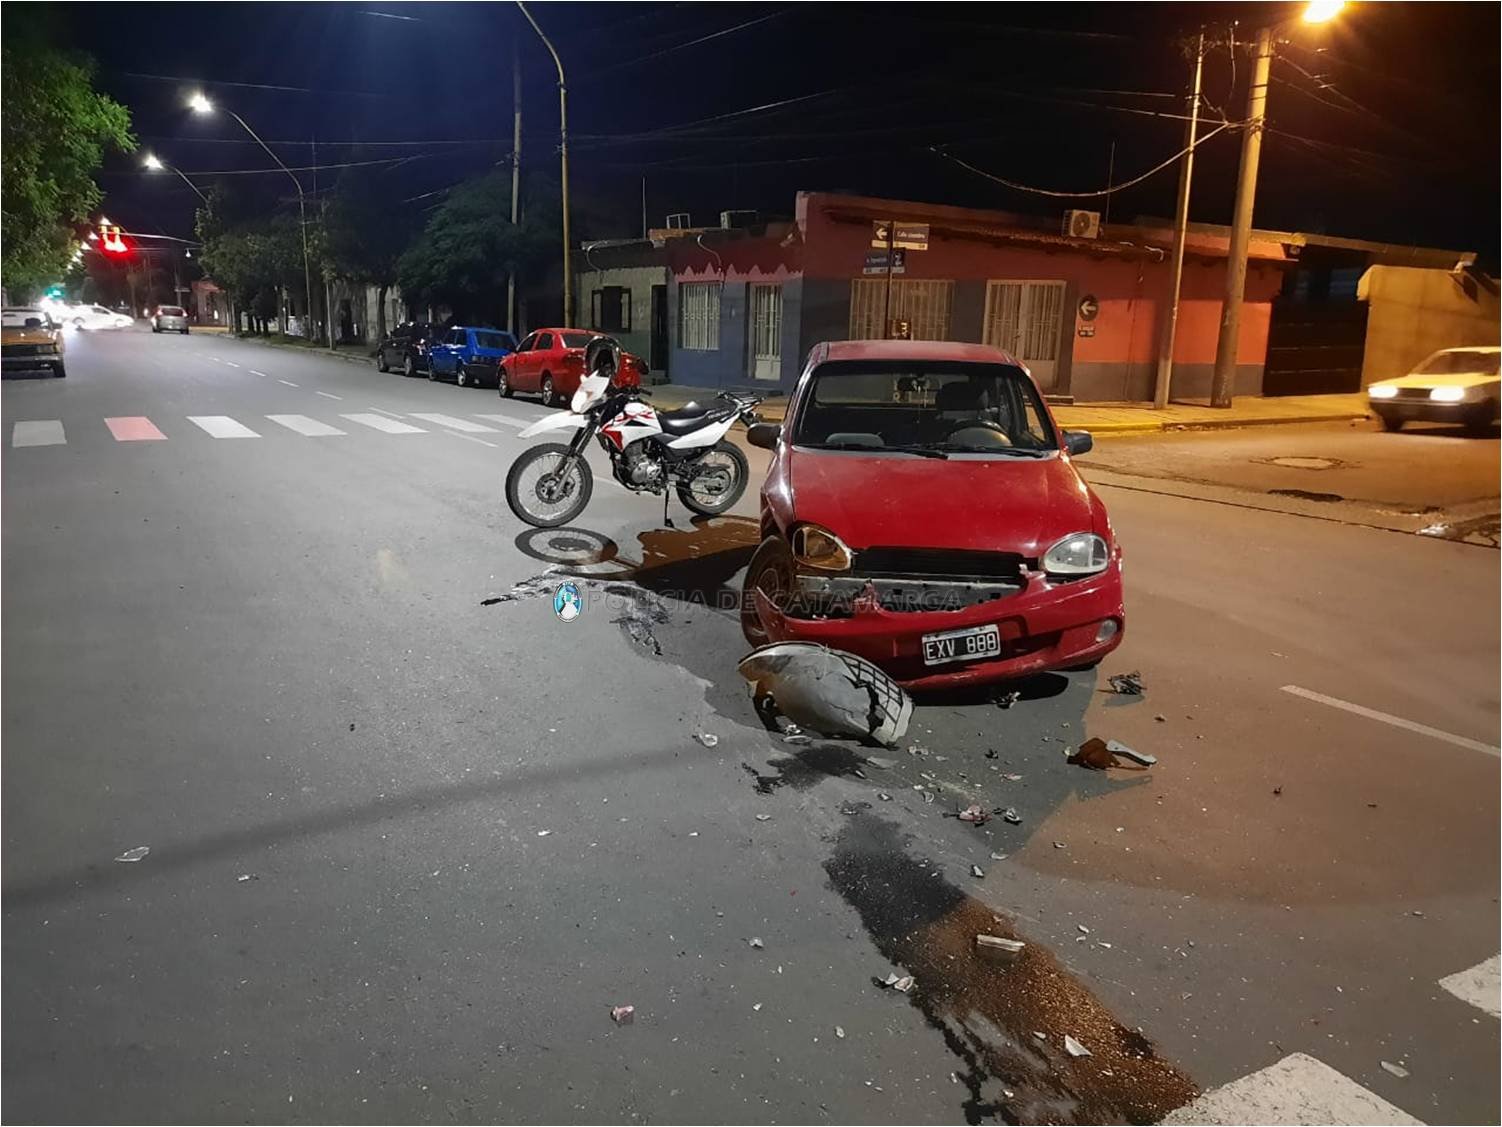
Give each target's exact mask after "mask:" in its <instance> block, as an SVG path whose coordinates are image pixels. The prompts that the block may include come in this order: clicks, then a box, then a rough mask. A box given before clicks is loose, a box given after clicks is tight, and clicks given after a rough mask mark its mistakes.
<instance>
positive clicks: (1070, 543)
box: [1043, 532, 1111, 576]
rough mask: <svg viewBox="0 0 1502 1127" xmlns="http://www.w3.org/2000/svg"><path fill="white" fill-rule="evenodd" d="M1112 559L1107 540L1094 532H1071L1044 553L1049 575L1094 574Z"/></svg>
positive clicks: (1045, 568)
mask: <svg viewBox="0 0 1502 1127" xmlns="http://www.w3.org/2000/svg"><path fill="white" fill-rule="evenodd" d="M1110 561H1111V553H1110V550H1109V549H1108V548H1107V547H1106V542H1105V541H1104V540H1103V539H1101V538H1100V537H1099V536H1097V535H1095V534H1094V533H1093V532H1071V533H1070V534H1069V535H1068V536H1066V537H1064V539H1062V540H1060V541H1059V542H1058V543H1057V544H1055V545H1054V546H1053V547H1052V548H1050V549H1048V551H1047V552H1045V553H1044V554H1043V570H1044V571H1046V572H1048V574H1049V575H1067V576H1073V575H1094V574H1095V573H1096V572H1098V571H1104V570H1105V569H1106V564H1108V563H1110Z"/></svg>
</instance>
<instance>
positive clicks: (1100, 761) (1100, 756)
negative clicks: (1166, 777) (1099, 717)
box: [1066, 736, 1158, 771]
mask: <svg viewBox="0 0 1502 1127" xmlns="http://www.w3.org/2000/svg"><path fill="white" fill-rule="evenodd" d="M1118 756H1119V757H1120V758H1118ZM1122 759H1130V760H1132V761H1133V762H1134V763H1138V764H1140V765H1141V766H1138V767H1131V766H1128V765H1127V764H1125V763H1123V762H1121V760H1122ZM1066 762H1068V763H1071V764H1073V765H1074V766H1076V767H1084V768H1087V769H1088V770H1091V771H1109V770H1110V769H1111V768H1113V767H1120V768H1123V769H1124V770H1128V771H1140V770H1142V768H1143V767H1151V766H1152V765H1153V764H1154V763H1156V762H1158V759H1157V757H1156V756H1153V755H1148V754H1147V753H1146V752H1142V751H1137V750H1135V749H1133V748H1130V747H1127V745H1126V744H1124V743H1119V742H1118V741H1116V740H1103V739H1101V738H1100V737H1099V736H1096V737H1094V738H1092V739H1088V740H1086V741H1085V742H1084V743H1082V744H1080V749H1079V750H1078V751H1076V752H1075V753H1074V754H1073V755H1071V756H1070V757H1069V758H1068V759H1067V760H1066Z"/></svg>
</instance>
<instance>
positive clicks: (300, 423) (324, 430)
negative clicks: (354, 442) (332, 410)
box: [266, 415, 348, 438]
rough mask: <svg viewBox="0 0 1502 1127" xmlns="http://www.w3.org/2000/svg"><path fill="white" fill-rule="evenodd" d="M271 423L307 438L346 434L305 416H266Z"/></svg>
mask: <svg viewBox="0 0 1502 1127" xmlns="http://www.w3.org/2000/svg"><path fill="white" fill-rule="evenodd" d="M266 417H267V418H268V419H270V420H271V421H272V422H273V423H276V424H277V425H278V426H284V427H286V428H287V429H288V430H291V431H296V432H297V433H298V434H305V435H307V436H308V437H309V438H321V437H323V436H324V435H331V434H346V433H348V432H346V431H342V430H340V429H339V428H338V427H331V426H329V424H328V423H320V422H319V421H318V420H317V419H310V418H308V416H306V415H267V416H266Z"/></svg>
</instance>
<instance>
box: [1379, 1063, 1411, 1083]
mask: <svg viewBox="0 0 1502 1127" xmlns="http://www.w3.org/2000/svg"><path fill="white" fill-rule="evenodd" d="M1382 1071H1383V1072H1387V1073H1391V1074H1392V1075H1393V1076H1396V1077H1397V1078H1398V1079H1399V1080H1407V1079H1408V1070H1407V1069H1406V1068H1404V1067H1403V1066H1402V1065H1401V1064H1393V1063H1392V1061H1389V1060H1385V1061H1383V1062H1382Z"/></svg>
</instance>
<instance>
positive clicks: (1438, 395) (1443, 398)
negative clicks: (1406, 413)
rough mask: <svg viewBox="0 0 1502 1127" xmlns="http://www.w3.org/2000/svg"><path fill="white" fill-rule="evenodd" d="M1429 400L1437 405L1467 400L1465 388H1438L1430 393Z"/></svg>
mask: <svg viewBox="0 0 1502 1127" xmlns="http://www.w3.org/2000/svg"><path fill="white" fill-rule="evenodd" d="M1429 398H1430V399H1432V400H1434V402H1436V403H1459V402H1460V401H1461V400H1462V399H1464V398H1465V388H1463V387H1436V388H1431V389H1430V391H1429Z"/></svg>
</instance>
